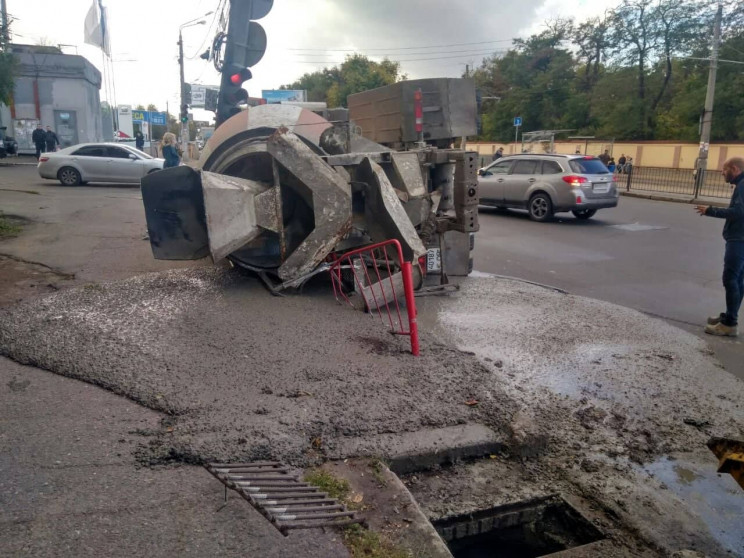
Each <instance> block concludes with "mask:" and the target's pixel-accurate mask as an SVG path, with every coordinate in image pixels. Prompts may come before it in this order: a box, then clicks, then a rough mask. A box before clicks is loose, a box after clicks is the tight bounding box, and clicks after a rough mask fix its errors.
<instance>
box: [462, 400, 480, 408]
mask: <svg viewBox="0 0 744 558" xmlns="http://www.w3.org/2000/svg"><path fill="white" fill-rule="evenodd" d="M478 403H479V401H478V400H477V399H473V398H470V399H468V400H467V401H465V405H467V406H468V407H474V406H475V405H477V404H478Z"/></svg>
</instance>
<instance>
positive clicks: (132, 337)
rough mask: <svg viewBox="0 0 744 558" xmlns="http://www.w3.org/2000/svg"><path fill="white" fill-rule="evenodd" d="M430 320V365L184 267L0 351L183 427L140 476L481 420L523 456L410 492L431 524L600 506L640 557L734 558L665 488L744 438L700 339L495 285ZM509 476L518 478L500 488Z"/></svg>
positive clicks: (400, 343)
mask: <svg viewBox="0 0 744 558" xmlns="http://www.w3.org/2000/svg"><path fill="white" fill-rule="evenodd" d="M420 317H421V318H422V320H421V322H422V331H423V332H424V333H423V347H422V353H423V356H422V357H420V358H414V357H412V356H411V355H410V354H409V353H408V346H407V340H406V339H402V338H399V337H398V338H396V337H391V336H390V335H389V334H387V333H386V332H385V330H384V328H383V327H382V326H381V325H380V323H379V321H378V319H377V318H375V317H373V316H370V315H365V314H363V313H361V312H355V311H354V310H352V309H350V308H348V307H345V306H342V305H339V304H337V303H336V301H335V300H334V299H333V297H332V296H331V294H330V287H329V285H328V284H326V283H324V282H323V280H320V281H318V282H316V283H314V284H312V285H310V286H309V287H307V288H306V289H305V293H304V296H288V297H284V298H275V297H272V296H271V295H269V294H268V293H267V292H266V291H265V289H264V288H263V287H262V286H260V284H259V283H258V282H257V281H256V280H254V279H248V278H246V277H244V276H242V275H241V274H239V273H237V272H236V271H234V270H228V269H216V268H213V269H204V268H202V269H193V270H177V271H170V272H165V273H154V274H148V275H143V276H139V277H135V278H132V279H128V280H124V281H118V282H111V283H103V284H100V285H93V286H89V287H87V288H78V289H72V290H68V291H65V292H59V293H56V294H53V295H51V296H47V297H45V298H41V299H35V300H31V301H27V302H24V303H22V304H20V305H17V306H15V307H13V308H10V309H6V310H4V311H2V314H1V315H0V351H2V353H3V354H5V355H8V356H10V357H11V358H13V359H15V360H17V361H19V362H23V363H26V364H33V365H35V366H39V367H41V368H45V369H48V370H52V371H55V372H57V373H60V374H63V375H67V376H70V377H74V378H79V379H83V380H85V381H88V382H91V383H94V384H96V385H100V386H102V387H104V388H106V389H109V390H111V391H114V392H115V393H119V394H122V395H125V396H127V397H129V398H131V399H133V400H135V401H137V402H139V403H142V404H144V405H145V406H148V407H150V408H152V409H156V410H160V411H163V412H165V413H167V415H168V416H167V418H165V419H164V420H163V421H161V423H160V425H159V426H158V427H157V428H151V429H149V430H145V431H142V432H140V434H142V435H144V436H146V437H147V438H148V440H149V441H148V442H146V443H144V444H141V445H140V446H139V447H138V448H137V450H136V451H135V453H136V455H137V458H138V459H139V460H140V462H142V463H146V464H162V463H169V462H177V463H179V462H189V463H201V462H204V461H209V460H213V459H216V460H220V461H242V460H252V459H264V458H271V459H279V460H282V461H285V462H288V463H291V464H293V465H298V466H306V465H309V464H315V463H319V462H321V461H323V459H324V455H325V453H326V452H333V451H335V450H336V449H337V448H338V447H341V442H343V441H344V440H347V439H348V438H354V437H371V436H375V435H378V434H385V433H404V432H415V431H420V430H422V429H428V428H432V427H442V426H451V425H456V424H466V423H481V424H485V425H488V426H489V427H491V428H492V429H493V430H494V431H495V432H497V433H498V434H499V435H500V436H501V437H502V438H503V439H504V440H505V441H506V445H507V448H508V449H507V452H506V453H505V454H504V455H501V456H495V457H494V459H489V460H486V461H485V462H483V463H479V464H478V465H477V467H476V468H475V469H473V468H472V467H473V466H468V465H460V466H456V467H452V468H448V469H443V470H442V471H437V472H434V473H427V474H422V475H418V476H417V477H416V478H417V479H419V481H418V482H413V483H411V484H410V485H409V486H410V487H411V490H412V491H413V492H414V495H415V496H416V497H417V499H419V500H420V502H421V504H422V505H423V507H424V509H425V511H426V512H427V513H428V514H429V516H430V518H432V519H436V518H438V517H443V516H447V515H449V514H453V513H467V512H468V511H469V510H470V511H473V510H475V509H478V508H479V507H483V506H487V505H496V504H498V503H499V502H503V501H504V500H505V499H507V498H508V499H509V500H510V501H511V499H513V498H519V494H520V493H521V492H522V491H523V490H524V491H525V492H528V493H530V494H535V493H537V494H545V493H553V492H562V493H565V494H570V495H574V496H575V497H578V498H584V499H586V500H587V501H589V502H591V505H593V506H595V507H597V509H599V510H600V511H601V512H602V513H603V514H604V516H605V519H604V520H602V521H604V522H605V523H606V525H605V528H606V531H607V532H608V533H609V534H610V536H612V534H613V532H614V533H615V536H616V538H617V540H618V541H623V540H625V538H626V537H627V536H628V532H630V533H632V534H633V535H634V538H633V543H632V544H631V546H630V547H628V550H629V551H632V552H634V553H635V552H641V551H640V550H637V549H635V545H636V544H641V549H642V551H643V552H645V551H646V550H648V549H652V550H653V549H657V550H658V551H661V550H662V549H668V548H672V549H677V550H680V549H686V548H699V549H703V550H705V551H706V552H707V553H708V555H711V556H717V555H720V556H730V555H731V554H730V553H729V554H727V553H726V550H725V549H726V548H729V549H730V548H736V546H735V545H737V544H739V542H740V535H739V534H737V533H734V534H731V529H730V528H729V527H728V526H726V525H725V522H724V523H722V524H721V525H724V527H723V528H722V529H718V531H716V527H715V521H717V520H718V519H720V518H718V517H716V516H715V515H711V517H701V516H700V514H699V513H697V512H696V511H695V510H694V509H687V508H686V507H685V505H682V504H681V501H682V500H683V498H684V495H683V494H681V493H679V492H678V491H675V487H672V486H669V485H666V488H664V487H662V485H665V483H664V482H663V481H657V480H655V477H658V478H662V476H663V471H660V470H658V467H660V464H662V465H663V464H664V463H665V460H668V458H669V456H670V455H671V456H674V458H675V459H678V460H680V463H682V461H684V462H685V463H687V462H690V463H693V464H695V463H696V464H697V465H698V466H700V467H701V468H702V469H701V470H704V468H705V467H709V468H710V471H711V473H712V475H713V476H714V477H715V472H714V469H715V458H713V456H712V455H710V454H709V453H708V452H707V449H706V448H705V442H706V441H707V439H708V438H709V437H710V436H711V435H724V436H731V437H736V436H739V437H741V433H742V432H744V412H742V407H741V405H742V403H741V401H744V384H743V383H742V382H740V381H738V380H736V379H735V378H734V377H732V376H731V375H730V374H728V373H726V372H725V371H723V370H722V369H721V367H720V365H719V364H718V363H717V362H716V361H715V360H714V359H713V358H712V357H711V355H710V351H709V350H708V349H707V348H706V346H705V345H704V343H703V342H702V341H700V340H699V339H697V338H696V337H694V336H692V335H689V334H686V333H684V332H682V331H680V330H678V329H676V328H674V327H672V326H670V325H668V324H666V323H664V322H662V321H660V320H656V319H653V318H649V317H648V316H645V315H642V314H640V313H638V312H635V311H633V310H629V309H626V308H621V307H618V306H614V305H611V304H607V303H602V302H598V301H594V300H590V299H584V298H580V297H574V296H570V295H566V294H562V293H559V292H555V291H552V290H547V289H543V288H541V287H539V286H535V285H525V284H522V283H519V282H516V281H507V280H498V279H492V278H477V279H470V280H468V281H467V282H466V283H465V284H464V285H463V289H462V291H461V293H460V294H458V295H456V296H453V297H450V298H448V299H443V300H432V301H429V300H427V301H422V303H421V305H420ZM438 337H439V338H440V339H441V340H442V341H438V340H437V339H438ZM447 340H449V341H447ZM453 341H454V343H455V344H456V345H454V346H453V345H450V344H445V343H447V342H448V343H452V342H453ZM473 400H476V401H478V403H477V404H475V405H473V404H472V402H473ZM466 402H469V403H471V404H470V405H468V404H466ZM691 423H694V424H697V425H702V426H694V425H693V424H691ZM685 466H686V467H687V466H692V465H685ZM510 468H511V470H512V472H514V471H516V472H517V473H518V476H517V477H514V478H512V480H511V481H505V482H503V483H502V482H498V483H494V482H491V483H490V486H489V483H486V482H485V481H484V479H487V478H496V479H499V481H501V480H502V479H509V478H510V477H509V476H508V475H506V474H503V471H506V470H509V469H510ZM654 468H657V469H654ZM655 470H656V471H657V472H656V473H655V472H654V471H655ZM701 474H702V473H701ZM430 475H433V477H430ZM718 478H722V477H718ZM421 479H424V480H425V482H422V481H421ZM442 479H443V480H442ZM478 479H480V480H478ZM407 480H410V479H407ZM728 480H731V482H733V479H730V478H729V479H728ZM722 482H725V481H722ZM520 484H523V485H524V487H523V490H522V489H520V490H510V489H509V488H508V487H509V486H512V487H517V486H520ZM727 486H728V485H725V486H723V488H721V486H719V487H718V488H717V489H718V490H721V491H722V492H723V493H726V492H727V490H728V488H727ZM734 486H735V485H734ZM658 516H661V518H659V517H658ZM719 524H720V522H719ZM650 526H652V527H650ZM721 530H723V532H721ZM734 531H735V529H734ZM638 541H641V542H640V543H638ZM734 555H736V554H734Z"/></svg>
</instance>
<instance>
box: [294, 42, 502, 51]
mask: <svg viewBox="0 0 744 558" xmlns="http://www.w3.org/2000/svg"><path fill="white" fill-rule="evenodd" d="M512 41H513V39H499V40H496V41H477V42H474V43H451V44H448V45H424V46H415V47H385V48H382V47H380V48H363V49H354V48H335V49H334V48H288V49H287V50H307V51H323V52H356V51H359V50H363V51H372V50H388V51H389V50H416V49H421V48H448V47H455V46H468V45H486V44H490V43H511V42H512Z"/></svg>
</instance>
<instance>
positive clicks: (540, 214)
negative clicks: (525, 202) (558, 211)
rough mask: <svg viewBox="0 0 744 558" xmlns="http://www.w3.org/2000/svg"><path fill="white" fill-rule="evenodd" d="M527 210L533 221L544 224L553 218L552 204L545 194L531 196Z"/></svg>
mask: <svg viewBox="0 0 744 558" xmlns="http://www.w3.org/2000/svg"><path fill="white" fill-rule="evenodd" d="M527 209H528V210H529V212H530V219H532V220H533V221H539V222H545V221H550V220H551V219H552V218H553V202H552V201H551V200H550V196H549V195H547V194H543V193H539V194H535V195H534V196H532V197H531V198H530V204H529V206H528V207H527Z"/></svg>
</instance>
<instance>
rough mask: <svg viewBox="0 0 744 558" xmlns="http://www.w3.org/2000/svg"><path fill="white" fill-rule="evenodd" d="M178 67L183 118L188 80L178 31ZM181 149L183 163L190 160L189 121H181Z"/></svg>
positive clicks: (181, 38) (181, 41) (179, 31)
mask: <svg viewBox="0 0 744 558" xmlns="http://www.w3.org/2000/svg"><path fill="white" fill-rule="evenodd" d="M178 65H179V66H180V69H181V114H180V116H181V117H183V107H185V106H186V97H185V96H184V92H185V90H186V80H185V79H184V77H183V37H182V36H181V30H180V29H179V30H178ZM181 149H183V161H184V162H186V161H188V160H189V123H188V120H187V121H186V122H183V120H181Z"/></svg>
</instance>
